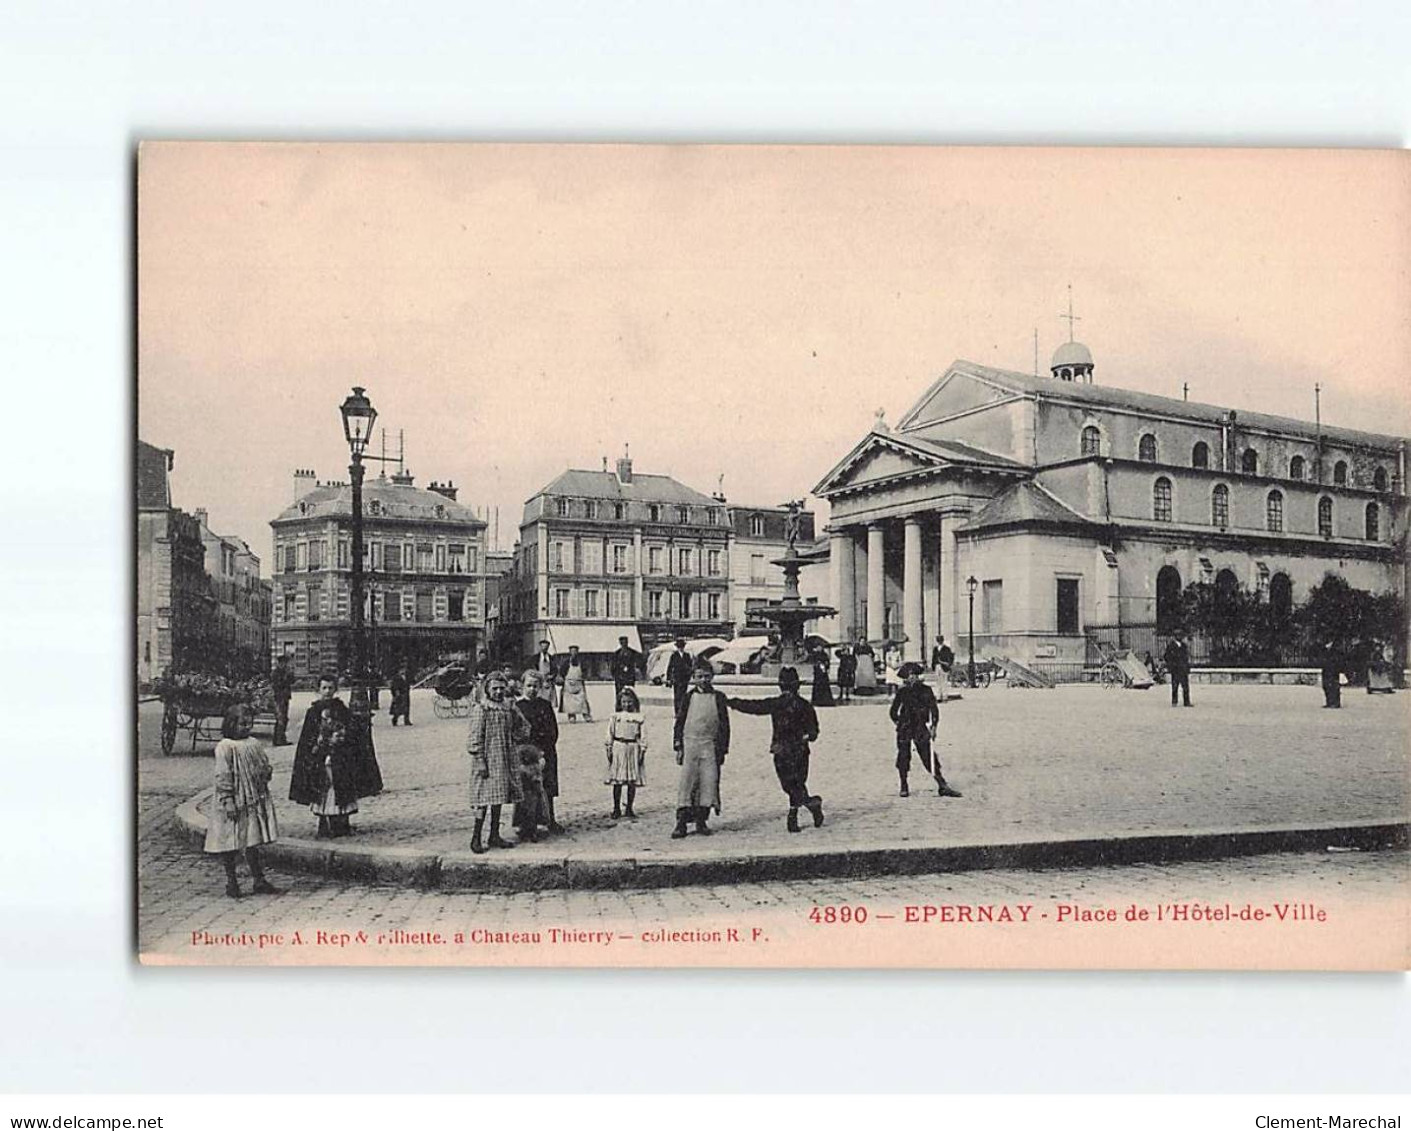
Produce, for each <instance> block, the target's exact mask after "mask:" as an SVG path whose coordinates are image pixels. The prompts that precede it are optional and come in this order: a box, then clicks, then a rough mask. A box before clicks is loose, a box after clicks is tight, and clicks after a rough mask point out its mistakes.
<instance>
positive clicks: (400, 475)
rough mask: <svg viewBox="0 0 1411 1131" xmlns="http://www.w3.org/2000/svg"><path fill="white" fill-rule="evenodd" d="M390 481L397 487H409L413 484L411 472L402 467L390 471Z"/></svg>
mask: <svg viewBox="0 0 1411 1131" xmlns="http://www.w3.org/2000/svg"><path fill="white" fill-rule="evenodd" d="M392 482H393V483H395V484H397V486H399V487H411V486H413V485H414V482H413V479H412V473H411V472H410V471H407V470H405V469H404V468H398V469H397V470H396V471H394V472H392Z"/></svg>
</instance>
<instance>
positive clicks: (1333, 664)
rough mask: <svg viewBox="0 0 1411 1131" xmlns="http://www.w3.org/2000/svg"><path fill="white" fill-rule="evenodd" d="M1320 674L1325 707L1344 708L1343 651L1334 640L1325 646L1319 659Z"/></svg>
mask: <svg viewBox="0 0 1411 1131" xmlns="http://www.w3.org/2000/svg"><path fill="white" fill-rule="evenodd" d="M1319 659H1320V663H1319V665H1318V667H1319V672H1320V674H1321V676H1322V682H1323V706H1324V707H1341V706H1342V649H1340V648H1339V647H1338V646H1337V642H1336V641H1333V640H1329V641H1327V642H1326V643H1325V644H1324V645H1323V649H1322V655H1321V656H1320V657H1319Z"/></svg>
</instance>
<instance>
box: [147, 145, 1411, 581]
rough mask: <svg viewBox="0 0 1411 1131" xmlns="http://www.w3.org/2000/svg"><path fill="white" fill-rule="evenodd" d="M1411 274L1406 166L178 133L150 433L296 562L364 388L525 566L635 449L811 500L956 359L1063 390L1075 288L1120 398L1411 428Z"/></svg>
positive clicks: (161, 239) (425, 469) (157, 312)
mask: <svg viewBox="0 0 1411 1131" xmlns="http://www.w3.org/2000/svg"><path fill="white" fill-rule="evenodd" d="M1408 273H1411V156H1408V155H1407V154H1406V153H1395V152H1386V151H1380V152H1379V151H1355V150H1343V151H1331V150H1236V149H1228V150H1201V149H1169V150H1133V149H1128V150H1124V149H1116V148H1111V149H985V148H973V149H951V148H925V147H829V146H809V147H765V146H738V147H729V146H725V147H710V146H683V145H669V146H668V145H663V146H555V145H541V146H503V145H486V146H475V145H451V144H414V145H402V144H334V145H326V144H313V143H302V144H301V143H286V144H268V145H266V144H234V143H209V144H205V143H200V144H197V143H156V144H150V143H149V144H146V145H144V146H143V147H142V150H141V153H140V156H139V179H138V435H139V437H140V438H141V439H143V440H145V441H147V442H149V443H153V444H156V445H158V446H161V447H166V448H172V449H174V451H175V453H176V455H175V466H174V469H173V472H172V490H173V498H174V502H175V503H176V505H177V506H180V507H182V508H183V509H186V510H188V511H189V510H193V509H195V508H196V507H205V508H206V510H207V511H208V512H209V516H210V523H211V525H212V527H213V528H214V529H216V530H217V531H219V532H221V533H224V534H235V535H238V536H240V537H242V538H244V539H245V540H246V541H247V542H249V543H250V545H251V546H252V547H253V548H254V549H255V550H256V552H257V553H259V554H260V555H261V556H262V558H264V569H265V572H266V573H268V572H269V569H270V565H271V562H270V553H269V546H270V531H269V525H268V523H269V521H270V519H272V518H274V517H275V516H276V515H277V514H278V513H279V511H280V510H282V509H283V508H284V507H285V506H287V505H288V504H289V503H290V502H292V501H293V498H294V485H293V484H294V481H293V472H294V469H295V468H300V467H307V468H312V469H314V470H315V472H316V473H317V475H318V477H319V478H320V479H321V480H322V479H345V478H346V477H347V462H348V451H347V446H346V444H345V442H344V439H343V433H342V424H341V421H340V418H339V414H338V406H339V404H340V403H341V401H342V400H343V398H344V397H345V396H346V395H347V393H348V391H349V389H350V387H351V386H353V385H361V386H364V387H365V388H366V389H367V395H368V396H369V397H370V398H371V400H372V401H373V403H374V405H375V406H376V408H377V410H378V413H379V418H378V424H379V427H385V428H386V429H387V430H388V446H389V450H395V448H396V445H397V436H398V433H399V431H401V432H404V433H405V442H406V460H407V468H408V470H409V471H411V472H412V473H413V474H414V475H415V476H416V481H417V483H418V484H421V485H425V484H426V483H427V482H428V481H430V480H432V479H437V480H445V479H452V480H454V481H455V483H456V484H457V486H458V487H459V488H460V499H461V501H462V502H466V503H469V504H470V505H472V506H475V507H477V508H488V509H490V510H491V511H492V512H493V508H495V507H498V508H499V523H500V542H501V544H502V545H503V546H505V547H508V545H509V544H510V543H512V541H513V539H514V535H515V529H516V527H517V525H518V522H519V519H520V516H521V510H522V506H523V503H524V501H525V500H526V499H528V498H529V497H530V496H531V495H533V494H534V493H535V492H536V491H538V490H539V489H540V488H541V487H543V486H544V485H545V484H547V483H548V482H549V481H550V480H552V479H553V478H554V477H555V476H556V475H557V474H558V473H559V472H560V471H562V470H564V469H565V468H568V467H580V468H595V467H600V466H601V461H602V459H603V457H604V456H606V457H608V458H609V459H610V460H612V459H615V458H616V457H617V456H618V455H619V454H620V453H621V452H622V450H623V448H624V445H630V449H631V454H632V457H633V461H634V465H635V468H636V470H638V471H643V472H658V473H664V474H669V475H673V476H675V477H676V478H678V479H680V480H682V481H683V482H685V483H687V484H689V485H691V486H693V487H695V488H697V489H699V490H702V491H706V492H711V491H714V490H715V489H716V488H717V485H719V486H720V487H721V488H722V489H723V490H724V492H725V494H726V495H727V496H728V497H729V498H730V499H731V500H732V501H738V502H741V503H753V504H774V503H780V502H782V501H784V500H785V499H788V498H792V497H798V496H800V495H803V494H805V493H806V492H807V491H808V490H809V489H811V488H812V487H813V486H814V485H815V484H816V483H817V482H818V481H819V480H820V479H821V478H822V477H823V475H824V474H825V473H826V472H827V471H828V470H829V469H830V468H831V467H832V466H833V465H834V464H835V463H836V462H837V461H838V460H839V459H840V458H841V457H842V456H843V455H844V454H846V452H847V451H848V450H849V449H850V448H851V447H852V446H853V445H854V444H855V443H856V442H857V441H858V440H859V439H861V437H862V436H863V435H864V434H865V433H866V432H867V430H868V428H869V427H870V426H871V424H872V422H873V417H874V414H875V412H876V410H877V409H878V408H882V409H884V410H885V412H886V418H887V419H888V420H891V421H895V420H896V419H898V418H899V417H900V416H901V415H902V413H903V412H905V410H906V409H907V408H909V407H910V406H911V404H912V403H913V402H914V401H915V400H916V399H917V398H919V397H920V396H921V394H922V393H924V392H925V390H926V388H927V387H928V386H929V384H930V383H931V382H932V381H933V380H934V379H935V378H937V377H938V376H940V375H941V374H942V373H943V372H944V371H945V369H946V367H947V366H948V365H949V364H950V362H951V361H953V360H955V359H956V358H966V359H969V360H972V361H977V362H981V363H984V364H988V365H994V366H999V367H1002V368H1011V369H1018V370H1021V371H1023V372H1032V371H1033V369H1034V334H1035V331H1037V333H1038V352H1039V368H1040V371H1041V372H1044V373H1046V372H1047V365H1048V358H1049V356H1050V355H1051V353H1052V351H1053V350H1054V349H1055V348H1056V347H1057V346H1058V345H1059V344H1060V343H1061V342H1063V341H1066V340H1067V338H1068V333H1069V329H1068V322H1067V321H1066V319H1064V318H1062V317H1061V315H1062V314H1064V313H1066V310H1067V303H1068V295H1069V290H1068V288H1069V287H1070V286H1071V288H1072V297H1073V309H1074V312H1075V313H1076V314H1077V315H1078V317H1079V319H1080V320H1079V321H1078V322H1077V323H1076V325H1075V330H1074V332H1075V336H1076V337H1077V339H1078V340H1080V341H1083V342H1085V343H1086V344H1087V345H1088V346H1089V348H1090V349H1091V350H1092V352H1093V355H1094V359H1095V362H1096V368H1095V374H1094V379H1095V381H1096V382H1098V383H1100V384H1111V385H1117V386H1121V387H1125V388H1131V389H1139V390H1143V391H1147V392H1153V393H1162V394H1166V395H1169V396H1176V397H1179V396H1181V386H1182V384H1183V383H1188V384H1189V385H1190V398H1191V399H1192V400H1198V401H1204V402H1207V403H1214V404H1220V405H1227V406H1229V407H1233V408H1236V409H1244V410H1251V411H1262V412H1271V413H1278V414H1283V415H1290V416H1299V417H1307V418H1311V417H1312V415H1313V398H1314V393H1313V387H1314V384H1315V383H1319V384H1321V386H1322V413H1323V419H1324V421H1325V422H1327V423H1331V424H1337V425H1342V426H1346V427H1351V428H1362V429H1366V430H1369V431H1376V432H1392V433H1396V434H1400V435H1406V434H1411V396H1408V386H1407V370H1408V361H1411V278H1408ZM376 473H377V468H376V465H373V469H372V471H371V474H376ZM722 476H723V478H722Z"/></svg>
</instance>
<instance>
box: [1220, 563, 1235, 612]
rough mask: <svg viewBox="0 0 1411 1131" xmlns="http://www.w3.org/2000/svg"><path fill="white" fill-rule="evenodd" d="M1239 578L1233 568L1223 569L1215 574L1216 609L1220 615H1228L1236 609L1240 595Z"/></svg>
mask: <svg viewBox="0 0 1411 1131" xmlns="http://www.w3.org/2000/svg"><path fill="white" fill-rule="evenodd" d="M1239 591H1240V583H1239V578H1237V577H1236V576H1235V571H1234V570H1232V569H1222V570H1221V571H1220V572H1219V573H1217V574H1216V575H1215V611H1216V613H1218V614H1219V615H1220V616H1228V615H1229V614H1230V612H1231V611H1232V610H1233V609H1234V606H1235V601H1236V598H1237V597H1238V596H1239Z"/></svg>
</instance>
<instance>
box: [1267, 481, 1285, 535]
mask: <svg viewBox="0 0 1411 1131" xmlns="http://www.w3.org/2000/svg"><path fill="white" fill-rule="evenodd" d="M1264 515H1265V518H1266V519H1267V522H1266V525H1267V526H1268V527H1269V529H1270V530H1272V531H1273V532H1274V533H1275V534H1278V533H1280V532H1281V531H1282V530H1283V528H1284V493H1283V492H1282V491H1270V492H1269V498H1268V499H1267V500H1266V501H1265V504H1264Z"/></svg>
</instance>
